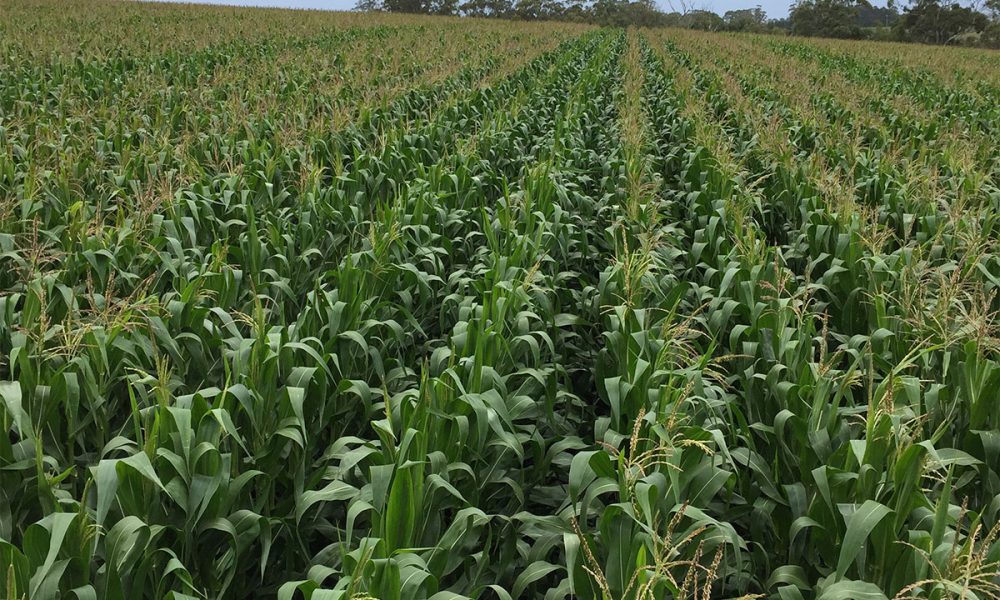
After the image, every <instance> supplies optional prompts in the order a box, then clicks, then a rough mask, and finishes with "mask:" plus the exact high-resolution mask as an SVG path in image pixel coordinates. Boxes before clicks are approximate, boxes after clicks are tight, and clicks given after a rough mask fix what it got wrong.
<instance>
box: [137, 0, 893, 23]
mask: <svg viewBox="0 0 1000 600" xmlns="http://www.w3.org/2000/svg"><path fill="white" fill-rule="evenodd" d="M153 1H156V2H172V1H177V0H153ZM187 1H196V2H199V3H201V4H232V5H238V6H278V7H283V8H320V9H327V10H350V9H351V8H353V7H354V4H355V3H356V0H187ZM656 1H657V2H658V3H659V5H660V6H661V7H663V8H664V9H666V10H669V9H670V2H669V0H656ZM673 1H674V6H675V7H677V8H679V7H680V0H673ZM792 1H793V0H687V4H688V6H692V7H694V8H705V9H708V10H711V11H714V12H717V13H719V14H723V13H725V12H726V11H727V10H734V9H739V8H753V7H755V6H758V5H759V6H760V7H761V8H763V9H764V11H765V12H766V13H767V16H768V17H770V18H772V19H778V18H781V17H786V16H788V7H789V6H790V5H791V4H792ZM872 4H873V5H875V6H885V1H884V0H882V1H878V0H876V1H875V2H872Z"/></svg>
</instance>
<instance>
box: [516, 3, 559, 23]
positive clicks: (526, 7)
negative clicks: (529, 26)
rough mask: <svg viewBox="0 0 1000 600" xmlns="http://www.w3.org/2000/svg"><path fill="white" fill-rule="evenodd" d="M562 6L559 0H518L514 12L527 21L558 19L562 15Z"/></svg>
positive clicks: (518, 17)
mask: <svg viewBox="0 0 1000 600" xmlns="http://www.w3.org/2000/svg"><path fill="white" fill-rule="evenodd" d="M562 8H563V7H562V4H561V3H560V2H559V1H558V0H517V2H516V3H515V4H514V8H513V11H512V14H513V16H514V18H517V19H523V20H525V21H537V20H544V19H558V18H560V17H561V16H562Z"/></svg>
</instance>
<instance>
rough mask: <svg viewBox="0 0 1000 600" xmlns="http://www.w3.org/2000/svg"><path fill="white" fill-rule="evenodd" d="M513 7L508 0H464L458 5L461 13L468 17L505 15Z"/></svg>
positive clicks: (507, 14)
mask: <svg viewBox="0 0 1000 600" xmlns="http://www.w3.org/2000/svg"><path fill="white" fill-rule="evenodd" d="M512 9H513V4H512V3H511V1H510V0H466V1H465V2H463V3H462V4H460V5H459V10H460V11H461V12H462V14H463V15H468V16H470V17H501V18H502V17H507V16H509V15H510V13H511V10H512Z"/></svg>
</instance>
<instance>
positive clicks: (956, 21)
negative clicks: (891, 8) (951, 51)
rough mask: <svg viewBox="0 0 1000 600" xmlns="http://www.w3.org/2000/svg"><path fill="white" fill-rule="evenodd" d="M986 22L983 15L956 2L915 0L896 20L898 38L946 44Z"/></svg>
mask: <svg viewBox="0 0 1000 600" xmlns="http://www.w3.org/2000/svg"><path fill="white" fill-rule="evenodd" d="M987 25H989V19H987V18H986V15H984V14H982V13H980V12H977V11H975V10H973V9H971V8H967V7H965V6H962V5H960V4H957V3H952V4H941V3H940V1H939V0H916V2H915V3H914V4H913V5H912V6H910V7H909V8H907V9H906V11H905V12H904V13H903V15H902V17H900V19H899V21H898V22H897V23H896V31H897V34H898V37H899V38H900V39H901V40H904V41H908V42H921V43H924V44H948V43H952V42H953V41H955V40H956V39H957V38H958V37H959V36H963V35H964V34H972V33H979V32H982V31H983V30H985V29H986V27H987Z"/></svg>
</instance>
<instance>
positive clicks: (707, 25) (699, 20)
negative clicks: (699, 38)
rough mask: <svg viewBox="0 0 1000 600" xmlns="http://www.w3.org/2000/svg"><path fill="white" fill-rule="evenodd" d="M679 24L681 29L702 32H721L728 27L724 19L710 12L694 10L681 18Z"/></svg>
mask: <svg viewBox="0 0 1000 600" xmlns="http://www.w3.org/2000/svg"><path fill="white" fill-rule="evenodd" d="M679 24H680V26H681V27H687V28H688V29H700V30H702V31H721V30H723V29H725V27H726V22H725V21H723V20H722V17H720V16H719V15H717V14H715V13H714V12H712V11H710V10H692V11H690V12H688V13H686V14H684V15H682V16H681V19H680V23H679Z"/></svg>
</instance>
